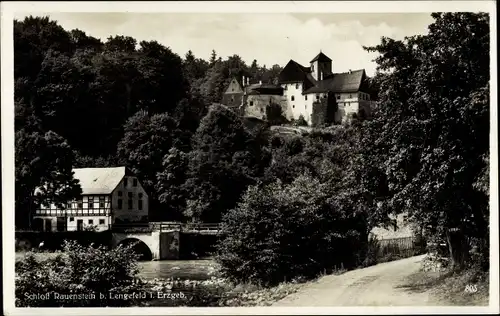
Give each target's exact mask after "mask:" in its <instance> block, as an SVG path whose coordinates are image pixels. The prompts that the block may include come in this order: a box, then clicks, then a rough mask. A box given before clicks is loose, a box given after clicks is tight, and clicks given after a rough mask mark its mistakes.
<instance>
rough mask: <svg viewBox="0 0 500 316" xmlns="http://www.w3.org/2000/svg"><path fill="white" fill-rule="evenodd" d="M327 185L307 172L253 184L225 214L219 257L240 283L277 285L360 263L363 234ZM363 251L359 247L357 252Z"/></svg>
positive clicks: (225, 272) (224, 268) (224, 269)
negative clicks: (335, 201) (336, 203)
mask: <svg viewBox="0 0 500 316" xmlns="http://www.w3.org/2000/svg"><path fill="white" fill-rule="evenodd" d="M331 196H332V192H331V190H330V187H329V186H328V185H325V184H322V183H320V182H319V181H318V180H317V179H314V178H312V177H310V176H308V175H304V176H300V177H298V178H297V179H296V180H295V181H293V182H292V183H291V184H286V185H284V184H282V183H281V182H280V181H277V182H274V183H271V184H268V185H264V186H262V187H258V186H252V187H250V188H249V189H248V190H247V192H246V193H245V194H244V196H243V198H242V202H241V203H240V204H239V205H238V206H237V207H236V208H235V209H234V210H232V211H230V212H229V213H228V214H227V215H226V216H225V218H224V222H223V234H224V236H225V237H223V238H222V240H221V241H220V243H219V246H218V253H217V257H216V260H217V261H218V262H219V263H220V265H221V272H222V274H223V275H224V276H226V277H228V278H229V279H230V280H232V281H236V282H253V283H258V284H264V285H273V284H277V283H279V282H282V281H286V280H292V279H294V278H297V277H306V278H312V277H315V276H317V275H318V274H320V273H323V272H325V270H327V271H328V270H333V269H334V268H335V266H337V267H340V266H345V267H350V266H351V267H352V266H354V265H356V264H357V257H358V255H359V253H358V252H362V251H363V249H364V247H363V243H362V241H361V237H360V236H362V232H358V231H355V230H352V229H351V228H350V227H352V225H349V224H348V222H349V221H351V220H353V218H352V215H350V214H346V213H345V212H340V211H338V210H337V209H336V208H335V207H333V205H334V204H332V203H331V201H330V197H331ZM356 250H359V251H356Z"/></svg>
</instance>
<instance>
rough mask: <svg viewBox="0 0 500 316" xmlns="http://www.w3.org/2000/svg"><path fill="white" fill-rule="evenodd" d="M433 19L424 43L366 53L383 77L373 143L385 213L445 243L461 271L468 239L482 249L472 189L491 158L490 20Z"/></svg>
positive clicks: (482, 219) (480, 218) (393, 44)
mask: <svg viewBox="0 0 500 316" xmlns="http://www.w3.org/2000/svg"><path fill="white" fill-rule="evenodd" d="M432 16H433V18H434V20H435V21H434V23H432V24H431V25H430V26H429V34H428V35H424V36H413V37H410V38H407V39H406V40H405V41H396V40H392V39H388V38H383V39H382V42H381V43H380V44H379V45H377V46H375V47H369V48H367V49H368V50H369V51H375V52H378V53H380V56H379V57H377V59H376V62H377V64H378V68H379V70H380V71H382V72H384V77H383V80H382V81H381V84H380V91H382V93H380V94H379V98H380V101H379V104H380V106H379V109H378V111H377V112H378V113H377V114H376V115H375V121H376V122H375V123H374V124H377V125H378V126H379V127H381V126H383V128H379V129H378V132H379V133H378V135H379V137H378V139H377V140H376V143H377V144H378V147H379V148H383V150H381V151H380V154H382V155H383V156H384V157H386V161H385V162H384V163H383V168H384V169H385V173H386V175H387V179H388V182H389V187H390V191H391V196H390V199H388V200H387V205H388V206H390V207H391V208H392V210H393V211H394V212H399V211H402V210H408V212H409V215H410V218H411V219H412V220H414V221H416V222H418V223H419V224H420V225H421V226H422V227H425V228H427V229H428V230H429V232H430V233H433V234H435V235H438V236H442V237H444V238H446V239H447V241H448V245H449V252H450V258H451V260H452V265H453V266H456V267H463V266H464V264H465V263H466V262H467V255H468V249H469V245H468V244H467V242H466V240H465V237H475V238H479V239H481V240H482V241H483V242H487V238H486V234H487V231H488V221H489V220H488V218H489V210H488V203H487V196H486V195H484V194H482V195H481V194H480V193H478V191H477V190H475V188H474V183H476V180H477V179H478V177H479V176H480V174H481V172H483V173H484V170H485V168H487V159H484V157H488V155H489V79H490V78H489V17H488V15H486V14H475V13H445V14H440V13H439V14H438V13H435V14H432Z"/></svg>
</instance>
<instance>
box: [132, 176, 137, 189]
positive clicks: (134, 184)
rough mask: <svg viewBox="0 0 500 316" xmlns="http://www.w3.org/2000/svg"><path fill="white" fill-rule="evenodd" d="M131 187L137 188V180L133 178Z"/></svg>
mask: <svg viewBox="0 0 500 316" xmlns="http://www.w3.org/2000/svg"><path fill="white" fill-rule="evenodd" d="M133 186H134V187H136V186H137V179H135V178H134V180H133Z"/></svg>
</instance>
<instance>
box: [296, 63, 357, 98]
mask: <svg viewBox="0 0 500 316" xmlns="http://www.w3.org/2000/svg"><path fill="white" fill-rule="evenodd" d="M365 77H366V75H365V70H364V69H360V70H354V71H351V72H344V73H336V74H333V76H331V77H330V78H328V79H325V80H322V81H318V82H316V84H315V86H314V87H311V88H309V89H307V90H306V91H304V94H309V93H322V92H328V91H330V92H356V91H359V90H360V87H361V84H362V83H363V80H364V79H365Z"/></svg>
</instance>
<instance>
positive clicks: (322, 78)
mask: <svg viewBox="0 0 500 316" xmlns="http://www.w3.org/2000/svg"><path fill="white" fill-rule="evenodd" d="M320 76H321V79H320V80H321V81H323V72H321V75H320Z"/></svg>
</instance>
